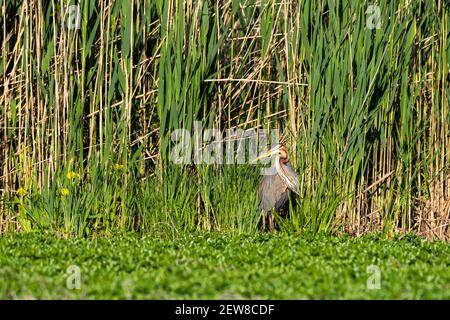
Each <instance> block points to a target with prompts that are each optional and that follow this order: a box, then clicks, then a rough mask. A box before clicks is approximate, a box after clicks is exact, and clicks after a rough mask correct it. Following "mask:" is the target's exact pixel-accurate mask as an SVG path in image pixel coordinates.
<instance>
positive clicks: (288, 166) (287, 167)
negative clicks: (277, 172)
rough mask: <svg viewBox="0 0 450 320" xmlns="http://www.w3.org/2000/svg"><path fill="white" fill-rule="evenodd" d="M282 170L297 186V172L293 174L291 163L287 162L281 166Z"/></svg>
mask: <svg viewBox="0 0 450 320" xmlns="http://www.w3.org/2000/svg"><path fill="white" fill-rule="evenodd" d="M283 170H284V172H285V174H286V175H288V176H289V177H290V178H291V179H292V180H293V181H294V182H295V184H296V185H298V175H297V172H295V170H294V168H293V167H292V165H291V163H290V162H288V163H286V164H285V165H284V166H283Z"/></svg>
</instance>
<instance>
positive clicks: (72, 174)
mask: <svg viewBox="0 0 450 320" xmlns="http://www.w3.org/2000/svg"><path fill="white" fill-rule="evenodd" d="M67 179H69V180H73V179H80V175H79V174H78V173H76V172H73V171H69V172H67Z"/></svg>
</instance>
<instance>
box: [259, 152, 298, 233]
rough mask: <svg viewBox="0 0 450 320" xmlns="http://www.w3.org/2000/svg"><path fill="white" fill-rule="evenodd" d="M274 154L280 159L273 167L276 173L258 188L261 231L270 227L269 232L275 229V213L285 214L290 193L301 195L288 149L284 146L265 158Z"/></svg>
mask: <svg viewBox="0 0 450 320" xmlns="http://www.w3.org/2000/svg"><path fill="white" fill-rule="evenodd" d="M272 154H277V155H278V157H279V158H277V159H276V160H275V164H274V166H273V167H272V169H274V170H272V172H274V173H273V174H270V175H264V176H263V177H262V179H261V182H260V184H259V188H258V198H259V206H258V211H259V214H260V221H259V225H260V228H261V229H266V227H268V228H269V231H273V230H274V228H275V223H274V217H273V212H274V211H275V212H277V213H281V214H283V212H284V211H285V209H286V205H287V202H288V198H289V193H290V191H293V192H295V193H297V194H298V193H299V190H298V178H297V174H296V173H295V170H294V169H293V168H292V166H291V164H290V162H289V155H288V152H287V149H286V148H285V147H284V146H278V147H276V148H274V149H272V150H270V151H269V152H268V153H266V154H265V155H263V156H268V155H272ZM277 161H278V163H277Z"/></svg>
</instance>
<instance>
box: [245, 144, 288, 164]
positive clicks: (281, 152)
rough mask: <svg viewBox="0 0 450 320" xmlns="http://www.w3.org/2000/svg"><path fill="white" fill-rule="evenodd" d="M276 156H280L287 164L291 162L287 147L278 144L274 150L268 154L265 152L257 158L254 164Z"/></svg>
mask: <svg viewBox="0 0 450 320" xmlns="http://www.w3.org/2000/svg"><path fill="white" fill-rule="evenodd" d="M274 155H278V156H279V158H280V160H281V161H283V162H285V163H286V162H288V161H289V153H288V150H287V148H286V147H285V146H283V145H282V144H277V145H276V146H275V147H273V148H272V149H270V150H268V151H266V152H263V153H262V154H260V155H259V156H258V157H256V159H255V160H253V163H256V162H257V161H258V160H261V159H264V158H268V157H272V156H274Z"/></svg>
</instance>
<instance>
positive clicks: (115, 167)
mask: <svg viewBox="0 0 450 320" xmlns="http://www.w3.org/2000/svg"><path fill="white" fill-rule="evenodd" d="M123 168H125V166H124V165H123V164H118V163H116V164H115V165H114V169H116V170H121V169H123Z"/></svg>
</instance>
